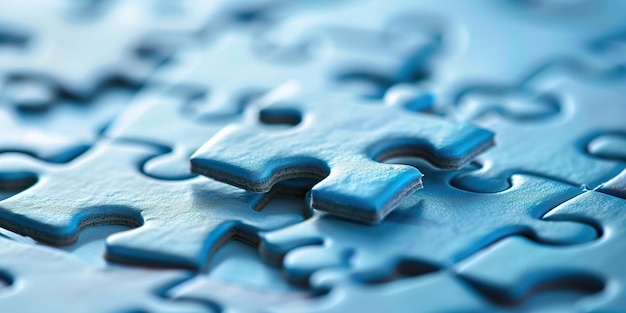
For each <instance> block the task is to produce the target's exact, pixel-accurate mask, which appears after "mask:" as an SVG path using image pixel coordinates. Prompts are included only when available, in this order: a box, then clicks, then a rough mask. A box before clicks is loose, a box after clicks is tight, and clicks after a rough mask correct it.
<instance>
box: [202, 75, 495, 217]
mask: <svg viewBox="0 0 626 313" xmlns="http://www.w3.org/2000/svg"><path fill="white" fill-rule="evenodd" d="M285 87H290V86H285ZM283 91H285V93H282V92H283ZM287 92H290V90H288V89H286V88H282V89H279V90H277V91H276V92H273V93H272V94H271V95H268V96H267V97H265V98H264V99H262V100H260V101H262V102H263V101H264V102H263V103H264V104H260V106H262V107H264V109H263V110H262V111H261V113H262V115H264V116H265V117H266V118H268V119H278V120H284V119H293V117H294V115H296V116H299V117H300V118H301V120H302V122H301V123H300V124H298V125H296V126H294V127H292V128H290V129H287V130H282V131H280V130H276V131H270V130H268V129H263V128H262V127H260V126H259V125H258V123H252V122H251V123H247V124H242V125H238V126H232V127H227V128H225V129H224V130H222V131H221V132H220V133H218V134H217V135H216V136H215V137H213V139H211V140H209V141H208V142H207V143H206V144H205V145H203V146H202V147H201V148H200V149H199V150H198V151H197V152H196V153H195V154H194V155H193V156H192V158H191V169H192V171H194V172H197V173H200V174H203V175H206V176H209V177H212V178H215V179H217V180H220V181H224V182H227V183H229V184H232V185H235V186H238V187H242V188H245V189H248V190H252V191H255V192H265V191H268V190H269V189H270V188H271V187H272V186H273V185H274V184H275V183H276V182H278V181H281V180H285V179H289V178H296V177H312V178H317V179H322V181H321V182H320V183H318V184H317V185H315V186H314V187H313V189H312V190H311V201H312V205H313V207H314V208H316V209H319V210H323V211H328V212H331V213H333V214H336V215H340V216H345V217H348V218H352V219H356V220H360V221H366V222H377V221H380V220H381V219H382V218H384V217H385V216H386V215H387V214H389V212H391V211H392V210H393V209H394V208H395V207H396V206H397V205H398V204H399V203H400V201H401V200H402V199H404V198H406V197H407V196H408V195H410V194H411V193H413V191H415V190H416V189H418V188H420V187H421V174H420V173H419V171H418V170H416V169H415V168H412V167H410V166H406V165H391V164H381V163H379V161H381V160H385V159H388V158H390V157H394V156H410V155H415V156H423V157H425V158H427V159H429V160H430V161H431V162H433V163H434V164H435V165H437V166H439V167H442V168H458V167H461V166H462V165H463V164H466V163H467V162H469V161H470V160H471V159H472V158H474V156H476V155H478V154H479V153H481V152H483V151H484V150H486V149H487V148H489V147H490V146H491V145H493V134H492V133H490V132H488V131H485V130H483V129H480V128H477V127H473V126H471V125H469V124H455V123H451V122H448V121H445V120H443V119H439V118H436V117H434V116H428V115H424V114H418V113H412V112H407V111H403V110H402V109H400V108H396V107H390V106H384V105H381V103H380V102H370V103H368V102H366V101H363V100H358V99H355V98H353V97H349V96H346V95H333V94H323V93H322V94H319V93H318V94H315V95H305V94H300V93H298V92H293V93H291V94H287Z"/></svg>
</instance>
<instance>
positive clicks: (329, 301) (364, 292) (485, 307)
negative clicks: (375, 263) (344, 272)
mask: <svg viewBox="0 0 626 313" xmlns="http://www.w3.org/2000/svg"><path fill="white" fill-rule="evenodd" d="M317 276H318V279H317V280H318V281H319V282H318V284H320V285H325V284H329V283H331V282H332V284H333V289H332V290H331V291H330V293H329V294H327V295H324V296H321V297H317V298H313V299H311V300H305V301H294V302H289V303H287V304H283V305H274V306H273V307H271V308H270V309H268V310H267V311H268V312H307V313H314V312H315V313H322V312H325V313H331V312H336V313H339V312H372V313H374V312H428V313H436V312H437V313H444V312H505V310H504V309H500V308H498V307H496V306H495V305H493V304H492V303H490V302H489V301H488V300H487V299H485V298H484V297H483V296H482V295H481V294H480V293H478V292H476V291H475V290H473V289H472V288H471V287H469V286H467V285H465V284H463V283H462V282H461V281H460V280H459V279H458V278H456V277H454V276H453V275H452V274H451V273H447V272H444V271H440V272H434V273H428V274H425V275H420V276H417V277H410V278H404V279H399V280H395V281H391V282H385V283H379V284H362V283H359V282H356V281H352V280H349V279H346V278H345V277H341V273H336V272H330V273H323V275H317ZM338 277H339V278H338Z"/></svg>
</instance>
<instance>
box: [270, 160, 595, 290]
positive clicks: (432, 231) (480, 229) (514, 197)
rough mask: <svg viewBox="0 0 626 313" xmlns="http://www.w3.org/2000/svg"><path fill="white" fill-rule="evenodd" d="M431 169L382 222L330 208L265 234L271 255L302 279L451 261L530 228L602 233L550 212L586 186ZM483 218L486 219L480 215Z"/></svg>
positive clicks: (541, 233) (576, 239)
mask: <svg viewBox="0 0 626 313" xmlns="http://www.w3.org/2000/svg"><path fill="white" fill-rule="evenodd" d="M417 165H418V166H419V168H421V169H423V170H424V173H425V178H424V179H425V183H426V184H428V187H427V188H424V190H421V191H419V192H417V193H415V194H414V195H412V196H410V197H409V198H408V199H406V200H405V201H404V202H403V203H402V204H401V205H400V207H398V208H397V209H396V210H395V211H394V212H392V213H391V214H390V215H389V216H387V218H386V219H385V220H384V221H383V222H382V223H381V224H380V225H376V226H368V225H363V224H359V223H354V222H351V221H348V220H345V219H341V218H337V217H334V216H331V215H327V214H321V215H319V216H315V217H313V218H311V219H309V220H307V221H304V222H302V223H299V224H296V225H294V226H290V227H287V228H284V229H279V230H276V231H273V232H269V233H267V234H265V235H264V236H263V242H262V251H263V254H264V256H265V257H266V258H267V259H268V260H270V261H273V262H275V263H280V262H281V260H283V258H284V260H283V262H282V265H283V267H284V268H285V270H284V272H285V273H286V274H287V276H288V277H289V278H290V279H291V280H294V281H296V282H303V281H306V280H307V279H308V278H309V276H310V275H311V274H312V273H314V272H316V271H317V270H320V269H323V268H327V267H347V268H349V269H350V270H352V271H353V272H356V273H361V274H363V275H372V274H373V275H376V274H377V273H380V272H381V271H383V272H388V271H389V270H390V269H389V267H390V266H391V267H392V266H395V264H396V263H398V262H399V260H402V259H407V258H408V259H421V260H428V261H430V262H433V263H436V264H440V265H441V266H450V265H452V264H454V263H456V262H458V261H459V260H462V259H464V258H466V257H468V256H470V255H472V254H474V253H476V252H478V251H480V250H481V249H483V248H484V247H486V246H488V245H490V244H492V243H493V242H495V241H497V240H499V239H500V238H503V237H506V236H510V235H513V234H526V235H528V236H532V237H533V238H536V240H538V241H540V242H550V243H559V244H573V243H580V242H585V241H589V240H592V239H595V238H596V231H595V229H594V228H593V227H591V226H589V225H584V224H577V223H571V222H554V221H547V220H544V219H543V218H542V217H543V216H544V214H546V212H548V211H549V210H550V209H552V208H553V207H555V206H557V205H559V204H560V203H562V202H563V201H565V200H567V199H569V198H571V197H573V196H575V195H577V194H579V193H580V190H579V189H578V188H573V187H570V186H568V185H565V184H560V183H557V182H553V181H549V180H545V179H540V178H536V177H531V176H514V177H513V180H512V181H513V187H511V188H510V189H508V190H506V191H503V192H500V193H493V194H481V193H473V192H468V191H464V190H459V189H456V188H454V187H451V186H450V185H449V183H448V181H449V180H450V179H451V177H453V176H454V175H456V173H457V172H456V171H441V170H435V169H434V168H432V167H431V166H428V165H427V164H425V163H423V162H422V163H418V164H417ZM476 221H479V222H476Z"/></svg>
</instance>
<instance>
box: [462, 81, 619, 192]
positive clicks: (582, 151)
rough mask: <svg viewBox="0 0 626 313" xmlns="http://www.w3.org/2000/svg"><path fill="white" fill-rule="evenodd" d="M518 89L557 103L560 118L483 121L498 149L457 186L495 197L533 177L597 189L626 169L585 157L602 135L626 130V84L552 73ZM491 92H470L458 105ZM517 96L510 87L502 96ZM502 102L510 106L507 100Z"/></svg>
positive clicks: (492, 151)
mask: <svg viewBox="0 0 626 313" xmlns="http://www.w3.org/2000/svg"><path fill="white" fill-rule="evenodd" d="M518 88H520V89H522V90H525V91H526V92H531V93H535V94H537V98H536V99H535V100H539V101H542V99H544V100H545V99H556V100H558V105H559V112H560V113H559V114H552V116H551V117H550V118H545V119H541V120H537V121H526V120H521V121H520V120H515V119H510V118H505V117H501V118H496V119H491V120H487V121H483V122H481V121H479V124H480V125H482V126H484V127H486V128H488V129H490V130H492V131H494V132H495V133H496V134H497V141H498V145H497V146H496V147H495V148H494V149H491V150H490V151H488V152H487V153H485V154H484V155H482V156H481V157H480V158H479V161H480V162H481V163H482V164H483V168H482V169H480V170H478V171H476V172H472V173H466V174H462V175H460V176H459V178H458V179H456V180H455V185H457V186H460V187H462V188H464V189H467V190H474V191H480V192H493V191H498V190H504V189H506V188H508V186H509V183H508V178H509V177H510V176H511V175H512V174H514V173H530V174H533V175H540V176H544V177H550V178H552V179H557V180H560V181H563V182H565V183H569V184H572V185H578V186H581V185H585V186H587V187H588V188H593V187H595V186H597V185H599V184H600V183H602V182H604V181H606V180H607V179H609V178H610V177H613V176H615V175H616V174H617V173H619V172H620V171H621V170H622V169H624V168H625V167H626V164H625V163H624V162H620V161H619V160H612V159H601V158H597V157H594V156H592V155H590V154H589V152H587V145H588V143H589V142H590V141H591V140H592V139H593V138H595V137H597V136H598V135H602V134H605V133H619V132H624V131H626V124H625V123H624V118H623V117H624V116H626V79H617V80H598V79H592V78H587V77H584V75H581V74H579V73H576V72H572V71H569V72H567V71H565V72H563V71H559V70H550V69H548V70H546V72H544V73H542V74H539V75H537V76H536V77H535V78H533V79H532V80H530V81H528V82H527V83H525V84H524V85H522V86H521V87H518ZM491 90H493V89H487V90H485V89H484V88H482V89H481V88H477V89H475V90H474V91H473V93H472V92H468V93H467V94H465V95H464V96H463V97H461V99H460V103H459V106H461V107H462V106H464V105H465V104H466V102H471V99H472V97H474V96H476V95H478V96H481V95H482V94H484V93H487V94H489V93H490V92H491ZM505 90H506V89H505ZM517 93H518V91H517V90H516V89H515V88H510V89H508V92H502V93H501V94H507V95H509V94H510V95H515V94H517ZM527 99H529V100H533V99H532V98H530V97H527ZM502 101H503V102H506V101H507V99H506V96H503V100H502ZM529 156H532V157H529Z"/></svg>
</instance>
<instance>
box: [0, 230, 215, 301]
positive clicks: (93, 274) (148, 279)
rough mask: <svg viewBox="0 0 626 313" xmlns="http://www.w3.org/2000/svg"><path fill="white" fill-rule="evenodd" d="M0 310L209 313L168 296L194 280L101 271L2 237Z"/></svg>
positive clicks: (172, 274) (163, 273)
mask: <svg viewBox="0 0 626 313" xmlns="http://www.w3.org/2000/svg"><path fill="white" fill-rule="evenodd" d="M0 271H2V275H0V276H1V278H0V280H5V279H6V280H7V281H8V286H2V285H1V284H0V306H2V307H3V308H7V309H9V310H10V311H12V312H40V311H41V310H42V308H45V310H46V311H49V312H67V313H71V312H102V313H111V312H121V311H125V312H130V311H137V310H140V311H143V310H147V311H149V312H163V313H165V312H171V313H173V312H181V313H182V312H186V313H190V312H209V310H208V309H207V308H205V307H203V306H200V305H197V304H192V303H185V302H174V301H171V300H170V299H166V298H165V297H163V295H164V293H165V292H164V291H165V290H166V289H169V288H170V287H171V286H173V285H175V284H178V283H180V282H182V281H184V280H187V279H189V278H190V275H189V273H186V272H183V271H173V270H158V271H157V270H148V269H131V268H120V267H115V268H98V267H93V266H90V265H88V264H86V263H83V262H81V261H79V260H78V259H75V258H73V257H72V256H70V255H66V254H64V253H61V252H58V251H55V250H53V249H50V248H45V247H40V246H31V245H27V244H23V243H18V242H14V241H12V240H8V239H6V238H3V237H1V236H0Z"/></svg>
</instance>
